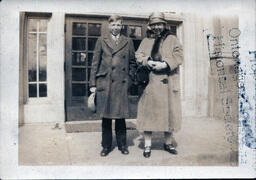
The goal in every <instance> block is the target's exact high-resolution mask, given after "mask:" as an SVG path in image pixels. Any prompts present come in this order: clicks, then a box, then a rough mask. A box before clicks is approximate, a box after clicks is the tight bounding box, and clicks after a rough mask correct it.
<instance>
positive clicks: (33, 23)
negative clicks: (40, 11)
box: [28, 19, 38, 32]
mask: <svg viewBox="0 0 256 180" xmlns="http://www.w3.org/2000/svg"><path fill="white" fill-rule="evenodd" d="M37 22H38V19H28V32H36V31H37Z"/></svg>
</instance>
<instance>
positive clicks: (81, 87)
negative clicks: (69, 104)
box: [72, 84, 86, 96]
mask: <svg viewBox="0 0 256 180" xmlns="http://www.w3.org/2000/svg"><path fill="white" fill-rule="evenodd" d="M85 92H86V87H85V84H72V96H85Z"/></svg>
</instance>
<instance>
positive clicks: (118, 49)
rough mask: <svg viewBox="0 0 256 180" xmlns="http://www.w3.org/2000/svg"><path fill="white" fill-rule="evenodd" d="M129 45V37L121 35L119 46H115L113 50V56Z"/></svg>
mask: <svg viewBox="0 0 256 180" xmlns="http://www.w3.org/2000/svg"><path fill="white" fill-rule="evenodd" d="M127 43H128V39H127V37H125V36H124V35H121V36H120V37H119V39H118V41H117V45H115V46H114V47H115V48H114V49H113V54H114V53H117V52H118V51H120V50H121V49H122V48H123V47H124V46H126V44H127Z"/></svg>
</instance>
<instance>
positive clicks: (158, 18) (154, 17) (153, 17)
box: [148, 12, 166, 25]
mask: <svg viewBox="0 0 256 180" xmlns="http://www.w3.org/2000/svg"><path fill="white" fill-rule="evenodd" d="M155 23H164V24H166V20H165V16H164V13H162V12H153V13H151V14H150V15H149V23H148V24H149V25H152V24H155Z"/></svg>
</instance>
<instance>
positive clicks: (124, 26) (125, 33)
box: [121, 25, 128, 36]
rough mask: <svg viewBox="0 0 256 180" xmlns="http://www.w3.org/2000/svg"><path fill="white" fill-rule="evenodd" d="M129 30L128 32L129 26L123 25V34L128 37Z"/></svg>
mask: <svg viewBox="0 0 256 180" xmlns="http://www.w3.org/2000/svg"><path fill="white" fill-rule="evenodd" d="M127 30H128V26H127V25H123V27H122V29H121V34H123V35H125V36H127V34H128V33H127Z"/></svg>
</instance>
